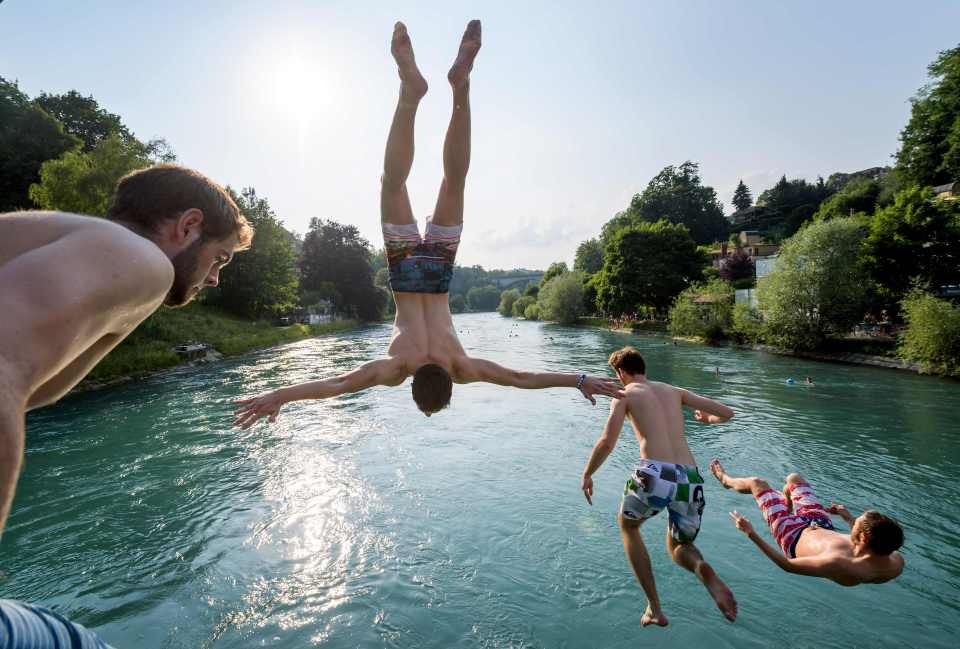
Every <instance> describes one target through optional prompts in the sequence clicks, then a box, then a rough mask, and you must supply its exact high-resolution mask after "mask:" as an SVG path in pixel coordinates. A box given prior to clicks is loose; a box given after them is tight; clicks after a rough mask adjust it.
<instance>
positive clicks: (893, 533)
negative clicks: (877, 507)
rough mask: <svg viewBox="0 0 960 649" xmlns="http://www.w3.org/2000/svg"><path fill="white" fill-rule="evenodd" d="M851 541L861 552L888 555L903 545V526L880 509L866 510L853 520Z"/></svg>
mask: <svg viewBox="0 0 960 649" xmlns="http://www.w3.org/2000/svg"><path fill="white" fill-rule="evenodd" d="M850 541H851V542H852V543H853V546H854V548H856V549H857V550H858V551H859V553H861V554H874V555H878V556H887V555H889V554H891V553H892V552H894V551H896V550H899V549H900V546H901V545H903V528H902V527H900V524H899V523H898V522H897V521H895V520H893V519H892V518H890V517H889V516H884V515H883V514H881V513H880V512H878V511H873V510H869V511H865V512H863V513H862V514H861V515H860V516H858V517H857V519H856V520H854V521H853V527H852V528H851V529H850Z"/></svg>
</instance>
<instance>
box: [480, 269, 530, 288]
mask: <svg viewBox="0 0 960 649" xmlns="http://www.w3.org/2000/svg"><path fill="white" fill-rule="evenodd" d="M542 278H543V273H528V274H526V275H510V276H509V277H496V278H491V279H490V281H491V282H492V283H493V284H494V285H495V286H496V287H497V288H510V287H511V286H517V285H518V284H529V283H531V282H533V283H539V282H540V280H541V279H542Z"/></svg>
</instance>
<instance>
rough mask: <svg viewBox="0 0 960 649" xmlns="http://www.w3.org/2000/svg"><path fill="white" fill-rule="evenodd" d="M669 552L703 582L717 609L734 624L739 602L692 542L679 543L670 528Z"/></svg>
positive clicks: (668, 538) (676, 561)
mask: <svg viewBox="0 0 960 649" xmlns="http://www.w3.org/2000/svg"><path fill="white" fill-rule="evenodd" d="M667 551H668V552H669V553H670V557H671V558H672V559H673V560H674V562H675V563H676V564H677V565H678V566H680V567H681V568H686V569H687V570H689V571H690V572H692V573H693V574H695V575H696V576H697V578H698V579H699V580H700V581H701V582H703V585H704V586H705V587H706V589H707V592H708V593H710V597H712V598H713V601H714V602H716V603H717V608H719V609H720V612H721V613H723V615H724V617H726V618H727V619H728V620H730V621H731V622H733V621H734V620H736V619H737V600H736V598H734V596H733V593H732V592H731V591H730V589H729V588H727V585H726V584H725V583H723V580H722V579H720V577H719V576H717V573H716V572H715V571H714V570H713V568H712V567H711V566H710V564H709V563H707V562H706V560H705V559H704V558H703V555H702V554H700V550H698V549H697V546H695V545H694V544H693V543H692V542H691V543H678V542H677V541H676V540H675V539H674V538H673V535H672V534H671V533H670V527H669V526H668V527H667Z"/></svg>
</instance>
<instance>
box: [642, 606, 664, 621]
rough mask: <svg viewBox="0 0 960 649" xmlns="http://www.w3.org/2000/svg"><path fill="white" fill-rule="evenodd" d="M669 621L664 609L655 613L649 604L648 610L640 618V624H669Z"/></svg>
mask: <svg viewBox="0 0 960 649" xmlns="http://www.w3.org/2000/svg"><path fill="white" fill-rule="evenodd" d="M668 623H669V620H667V616H666V615H664V614H663V611H657V612H656V613H654V612H653V609H652V608H650V605H649V604H647V610H646V611H644V612H643V617H641V618H640V626H650V625H651V624H656V625H657V626H667V624H668Z"/></svg>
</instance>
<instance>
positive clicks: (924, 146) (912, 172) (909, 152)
mask: <svg viewBox="0 0 960 649" xmlns="http://www.w3.org/2000/svg"><path fill="white" fill-rule="evenodd" d="M927 71H928V72H929V75H930V82H929V83H928V84H927V85H925V86H924V87H923V88H921V89H920V91H919V92H918V93H917V95H916V96H915V97H914V98H913V99H911V102H910V103H911V104H912V106H911V111H910V121H909V122H907V125H906V126H905V127H904V129H903V131H901V132H900V150H899V151H898V152H897V167H898V169H899V170H900V171H901V173H902V174H903V177H904V179H905V180H906V181H908V182H910V183H914V184H917V185H921V186H925V185H939V184H942V183H948V182H951V181H954V180H958V179H960V47H955V48H953V49H951V50H946V51H943V52H940V55H939V56H938V57H937V60H936V61H934V62H933V63H931V64H930V66H929V67H928V68H927Z"/></svg>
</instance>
